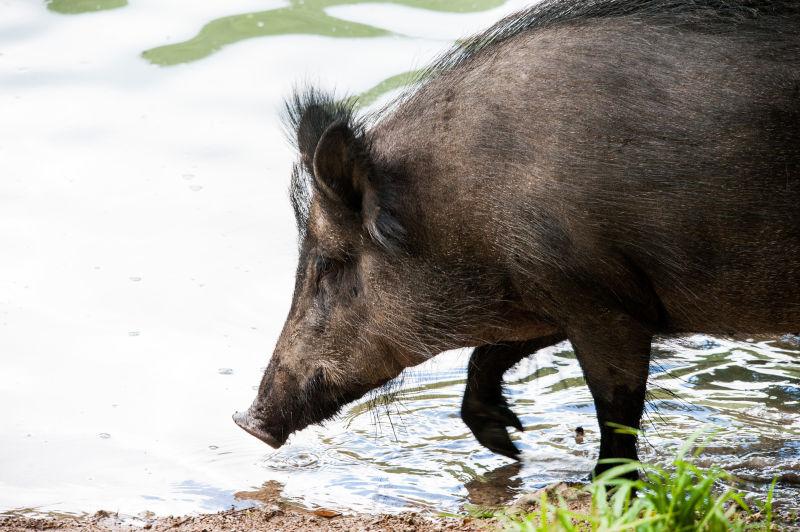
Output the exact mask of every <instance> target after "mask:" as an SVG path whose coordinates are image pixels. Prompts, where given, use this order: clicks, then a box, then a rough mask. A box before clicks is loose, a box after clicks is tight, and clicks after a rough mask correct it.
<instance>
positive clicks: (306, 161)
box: [296, 105, 333, 173]
mask: <svg viewBox="0 0 800 532" xmlns="http://www.w3.org/2000/svg"><path fill="white" fill-rule="evenodd" d="M332 121H333V119H332V117H331V114H330V112H328V110H327V109H325V107H323V106H321V105H309V106H307V107H306V108H305V109H304V110H303V112H302V115H301V116H300V118H299V122H297V126H296V127H297V148H298V149H299V151H300V158H301V161H302V163H303V165H304V166H305V167H306V169H307V170H308V171H309V172H311V173H313V172H314V168H313V163H314V151H315V150H316V149H317V144H318V143H319V139H320V137H321V136H322V134H323V133H324V131H325V128H326V127H327V126H328V125H329V124H330V123H331V122H332Z"/></svg>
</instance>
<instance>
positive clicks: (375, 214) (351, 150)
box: [313, 122, 405, 251]
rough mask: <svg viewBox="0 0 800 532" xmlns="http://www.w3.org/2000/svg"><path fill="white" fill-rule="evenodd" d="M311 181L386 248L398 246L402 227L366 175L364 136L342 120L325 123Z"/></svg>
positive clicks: (368, 163) (390, 248)
mask: <svg viewBox="0 0 800 532" xmlns="http://www.w3.org/2000/svg"><path fill="white" fill-rule="evenodd" d="M313 168H314V182H315V184H316V187H317V189H318V190H319V191H320V192H321V193H322V194H323V195H325V196H326V197H327V198H328V199H330V200H333V201H335V202H338V203H340V204H343V205H344V206H346V207H347V208H348V209H350V210H351V211H352V212H354V213H355V214H357V215H359V216H360V218H361V223H362V225H363V227H364V229H366V230H367V232H368V233H369V235H370V237H371V238H372V239H373V240H374V241H375V242H376V243H378V244H379V245H381V246H382V247H384V248H385V249H387V250H389V251H394V250H397V249H398V248H400V247H402V241H403V239H404V237H405V230H404V228H403V226H402V225H401V224H400V222H399V221H398V220H397V218H396V217H395V216H394V215H393V214H392V210H391V209H390V208H389V205H386V204H385V201H382V200H381V197H384V198H385V197H386V196H387V195H388V194H386V192H387V191H384V194H381V193H380V192H381V191H379V190H378V189H377V188H376V187H375V184H374V183H373V182H372V180H371V179H370V169H371V162H370V159H369V150H368V149H367V148H366V146H365V145H364V140H363V139H362V138H361V137H360V136H359V135H357V134H355V133H354V132H353V131H352V130H351V129H350V127H349V126H348V125H347V123H345V122H336V123H334V124H332V125H331V126H329V127H328V129H326V130H325V132H324V133H323V134H322V136H321V137H320V139H319V143H318V144H317V148H316V150H315V152H314V164H313Z"/></svg>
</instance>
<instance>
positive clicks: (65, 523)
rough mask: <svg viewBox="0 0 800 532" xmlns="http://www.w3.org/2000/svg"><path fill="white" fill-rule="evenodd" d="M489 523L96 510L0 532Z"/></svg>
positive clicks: (267, 511)
mask: <svg viewBox="0 0 800 532" xmlns="http://www.w3.org/2000/svg"><path fill="white" fill-rule="evenodd" d="M496 528H497V526H496V524H495V523H494V521H493V520H487V519H473V518H448V517H436V516H426V515H419V514H414V513H410V514H400V515H347V516H345V515H337V516H333V517H323V516H320V515H315V514H314V513H313V512H306V511H301V510H296V509H286V508H284V509H281V508H249V509H244V510H231V511H227V512H220V513H216V514H204V515H198V516H184V517H165V518H157V519H153V520H150V521H148V520H141V519H136V520H125V519H121V518H119V517H118V516H116V515H110V514H108V513H105V512H98V513H97V514H95V515H93V516H87V517H53V518H44V519H33V518H24V517H6V518H0V530H2V531H4V532H5V531H29V530H59V531H79V530H80V531H104V532H105V531H114V532H119V531H126V530H148V531H167V530H168V531H176V532H216V531H227V530H254V531H270V532H272V531H276V530H281V531H284V530H285V531H296V530H298V531H299V530H331V531H365V532H366V531H375V532H377V531H387V532H388V531H392V532H404V531H408V532H412V531H421V532H434V531H436V532H439V531H446V530H465V531H477V530H492V529H496Z"/></svg>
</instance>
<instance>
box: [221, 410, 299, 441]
mask: <svg viewBox="0 0 800 532" xmlns="http://www.w3.org/2000/svg"><path fill="white" fill-rule="evenodd" d="M233 422H234V423H236V424H237V425H239V426H240V427H241V428H242V429H244V430H245V432H247V433H248V434H250V435H251V436H255V437H256V438H258V439H259V440H261V441H263V442H264V443H266V444H267V445H269V446H270V447H272V448H273V449H278V448H279V447H280V446H281V445H283V444H284V443H286V439H287V438H288V436H287V437H284V438H281V439H280V440H279V439H278V438H276V437H275V436H273V435H272V434H270V433H269V432H267V431H266V430H265V429H263V428H261V427H260V426H259V423H258V422H257V421H256V418H255V417H254V416H253V414H252V413H251V412H250V409H249V408H248V409H247V410H246V411H244V412H236V413H235V414H233Z"/></svg>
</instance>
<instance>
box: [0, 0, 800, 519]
mask: <svg viewBox="0 0 800 532" xmlns="http://www.w3.org/2000/svg"><path fill="white" fill-rule="evenodd" d="M524 3H525V2H516V1H515V2H506V3H502V2H500V1H499V0H497V1H494V0H486V1H476V2H461V1H460V0H440V1H438V2H437V1H434V0H403V1H400V0H398V1H395V2H391V3H383V4H367V3H365V2H363V1H333V0H314V1H307V2H305V3H303V2H299V1H293V2H280V1H275V0H259V1H256V0H231V1H226V2H210V1H209V2H202V3H201V2H194V3H192V6H191V7H187V4H185V3H183V2H178V1H177V0H168V1H167V0H137V1H136V2H130V3H128V2H126V1H125V0H53V1H52V2H50V3H49V4H45V3H37V2H34V1H30V0H0V13H3V16H2V17H0V118H2V124H3V127H2V128H0V175H2V179H0V249H3V251H4V255H3V256H4V258H3V260H2V261H0V353H1V354H0V376H1V377H0V405H2V407H0V408H2V410H1V411H0V412H1V414H0V420H1V421H0V422H1V423H2V430H0V511H12V510H21V511H28V512H54V511H59V512H73V513H80V512H93V511H95V510H97V509H98V508H103V509H106V510H112V511H115V510H116V511H120V512H122V513H126V514H137V513H140V512H144V511H152V512H156V513H161V514H166V513H173V514H174V513H184V512H199V511H211V510H217V509H223V508H226V507H229V506H230V505H232V504H233V505H239V504H248V503H247V502H246V501H240V500H237V499H236V498H235V496H234V494H235V493H237V492H240V491H254V490H258V488H259V487H260V486H261V485H262V484H264V483H265V482H268V481H277V482H279V483H281V484H283V486H284V487H283V497H285V498H287V499H289V500H292V501H296V502H298V503H301V504H305V505H309V506H327V507H333V508H336V509H341V510H363V511H381V510H386V511H398V510H401V509H405V508H416V509H420V508H426V509H433V510H457V509H458V508H459V507H460V506H461V505H462V504H463V503H464V502H468V501H471V502H474V503H478V504H490V503H494V502H498V501H500V500H502V499H503V498H507V497H511V496H513V495H514V494H515V493H517V492H519V491H521V490H526V489H532V488H534V487H537V486H540V485H542V484H545V483H547V482H550V481H552V480H556V479H581V478H583V477H585V476H586V473H587V472H588V470H589V468H590V467H591V464H592V463H593V461H594V458H595V454H596V452H597V443H598V442H597V428H596V422H595V421H594V412H593V407H592V405H591V402H590V400H589V399H590V398H589V393H588V390H587V389H586V387H585V386H584V385H583V383H582V380H581V378H580V371H579V369H578V367H577V365H576V363H575V360H574V358H573V357H572V355H571V353H570V351H569V346H568V345H566V344H565V345H562V346H558V347H556V348H553V349H549V350H546V351H543V352H541V353H539V354H538V355H537V356H536V357H533V358H531V360H530V361H526V362H523V363H522V364H520V366H519V367H518V368H516V369H514V370H513V372H512V373H511V374H509V376H508V381H509V386H508V394H509V397H510V398H511V401H512V402H513V404H514V408H515V410H516V411H517V413H518V414H520V417H521V419H522V421H523V423H524V424H525V426H526V429H527V430H526V432H525V433H524V434H522V435H519V436H518V437H519V440H518V444H519V445H520V447H521V448H522V449H523V450H524V451H525V461H524V464H523V465H522V466H521V467H520V466H518V465H515V464H509V462H508V461H507V460H506V459H504V458H502V457H497V456H494V455H492V454H491V453H489V452H487V451H485V450H483V449H482V448H481V447H479V446H478V445H477V444H476V443H475V441H474V440H473V439H472V437H471V436H470V434H469V433H468V431H467V429H466V428H465V427H464V425H463V424H462V423H461V422H460V420H459V418H458V406H459V402H460V396H461V393H462V391H463V386H464V380H463V377H464V366H465V364H466V359H467V353H446V354H444V355H441V356H440V357H437V358H436V359H434V360H432V361H431V362H429V363H427V364H425V365H424V366H422V367H419V368H416V369H415V370H413V371H411V372H409V374H408V375H406V376H405V378H404V383H403V386H402V388H401V392H400V394H399V396H398V397H397V399H396V400H395V401H394V402H392V403H390V404H389V405H388V406H387V407H386V409H378V410H369V409H367V408H366V407H365V404H364V402H362V403H357V404H355V405H352V406H351V407H349V408H347V409H346V410H345V411H344V412H343V414H342V416H341V417H340V419H338V420H336V421H334V422H331V423H329V424H328V425H327V426H325V427H313V428H310V429H307V430H305V431H303V432H301V433H299V434H297V435H295V436H294V437H293V438H292V439H291V440H290V443H289V444H288V445H287V446H285V447H284V448H282V449H281V450H279V451H272V450H270V449H268V448H267V447H266V446H264V445H263V444H261V443H259V442H258V441H256V440H255V439H254V438H252V437H250V436H248V435H247V434H245V433H244V432H242V431H241V430H239V429H238V428H237V427H236V426H234V425H233V423H232V422H231V420H230V414H231V413H232V412H233V411H234V410H236V409H241V408H242V407H243V406H246V405H247V404H249V403H250V401H251V399H252V397H253V394H254V390H253V388H254V387H255V386H256V385H257V384H258V381H259V379H260V376H261V368H263V366H265V365H266V363H267V360H268V356H269V353H270V351H271V349H272V346H273V345H274V342H275V339H276V338H277V335H278V332H279V330H280V327H281V325H282V322H283V318H284V315H285V313H286V311H287V310H288V306H289V300H290V296H291V286H292V282H293V270H294V261H295V234H294V227H293V221H292V215H291V212H290V209H289V205H288V201H287V200H286V185H287V181H288V173H289V166H290V163H291V158H292V155H291V152H290V150H289V147H288V146H287V144H286V143H285V142H284V140H283V137H282V133H281V129H280V126H279V124H278V122H277V120H276V116H277V111H278V109H279V106H280V101H281V98H282V96H283V95H285V94H286V92H287V91H288V90H289V89H290V88H291V86H292V84H293V83H295V82H296V81H297V80H302V79H312V80H319V81H321V82H322V83H323V84H324V85H326V86H329V87H331V86H332V87H337V88H338V89H340V91H341V92H342V94H344V93H348V94H358V93H366V94H367V98H366V101H367V102H368V103H369V102H373V101H381V100H382V99H385V98H387V97H389V96H390V94H391V90H392V89H394V88H396V87H398V86H399V85H401V84H402V81H403V79H404V73H406V72H410V71H414V70H415V69H418V68H420V67H421V66H422V65H424V64H425V63H426V62H427V61H429V60H430V59H431V58H432V57H434V56H435V55H436V54H437V53H439V52H440V51H441V50H442V49H444V48H446V47H447V46H448V45H449V43H450V42H452V40H453V39H456V38H457V37H459V36H460V35H462V34H463V33H465V32H469V31H471V30H477V29H479V28H481V27H483V26H486V25H488V24H489V23H490V22H492V21H494V20H496V19H498V18H500V17H501V16H502V15H503V14H505V13H508V12H511V11H513V10H514V9H515V8H517V7H519V6H521V5H523V4H524ZM259 23H263V24H262V25H259ZM334 30H336V31H334ZM334 33H336V35H333V34H334ZM354 59H357V60H354ZM385 91H390V92H389V93H388V94H387V93H385ZM793 341H795V339H793V338H788V339H787V342H784V343H780V342H776V341H766V340H764V341H754V342H746V341H738V342H736V341H732V340H723V339H715V338H709V337H704V336H693V337H691V338H688V339H684V340H667V341H664V342H662V343H661V344H660V345H659V347H658V349H657V353H656V355H657V356H656V363H655V364H654V367H653V377H652V385H651V390H652V392H653V394H654V399H653V402H652V406H653V408H654V409H655V412H654V413H652V414H651V415H650V419H649V420H648V421H647V422H646V440H647V441H646V443H645V444H644V445H643V447H642V452H643V456H644V457H646V458H649V459H654V460H657V461H658V460H664V459H665V458H666V457H667V456H668V455H669V453H670V452H671V450H672V449H673V448H674V447H675V446H676V445H678V444H679V443H680V442H682V441H683V440H684V439H685V438H686V437H687V435H688V434H690V433H691V432H693V431H695V430H696V429H698V428H699V427H702V426H705V425H707V424H708V425H711V426H713V427H716V428H718V429H719V431H720V432H719V434H718V435H717V437H716V439H715V440H714V443H713V447H711V448H710V449H709V450H708V451H707V452H706V454H704V455H703V457H701V460H702V461H703V462H704V463H708V464H710V463H720V464H722V465H724V466H725V467H726V468H728V469H730V470H731V471H732V472H734V473H735V474H737V475H739V476H741V477H743V478H745V479H747V480H748V481H749V483H748V484H747V485H746V489H748V490H753V491H759V490H762V491H763V489H764V486H765V484H766V483H767V482H769V480H770V479H771V478H772V477H773V476H776V475H778V476H781V478H782V481H781V483H780V484H779V486H778V496H779V498H780V499H781V500H782V501H783V502H784V503H785V504H788V505H792V504H796V502H795V501H798V500H800V488H798V478H800V446H799V445H798V441H800V439H798V435H800V365H799V364H798V360H800V359H798V358H797V357H798V353H800V346H797V345H796V344H793V343H792V342H793ZM673 394H674V396H673ZM578 426H583V427H584V428H585V429H586V438H585V440H584V441H583V442H582V443H578V442H576V441H575V437H574V430H575V428H576V427H578ZM274 485H275V484H274V483H273V484H270V485H269V486H274ZM798 506H800V504H798Z"/></svg>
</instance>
